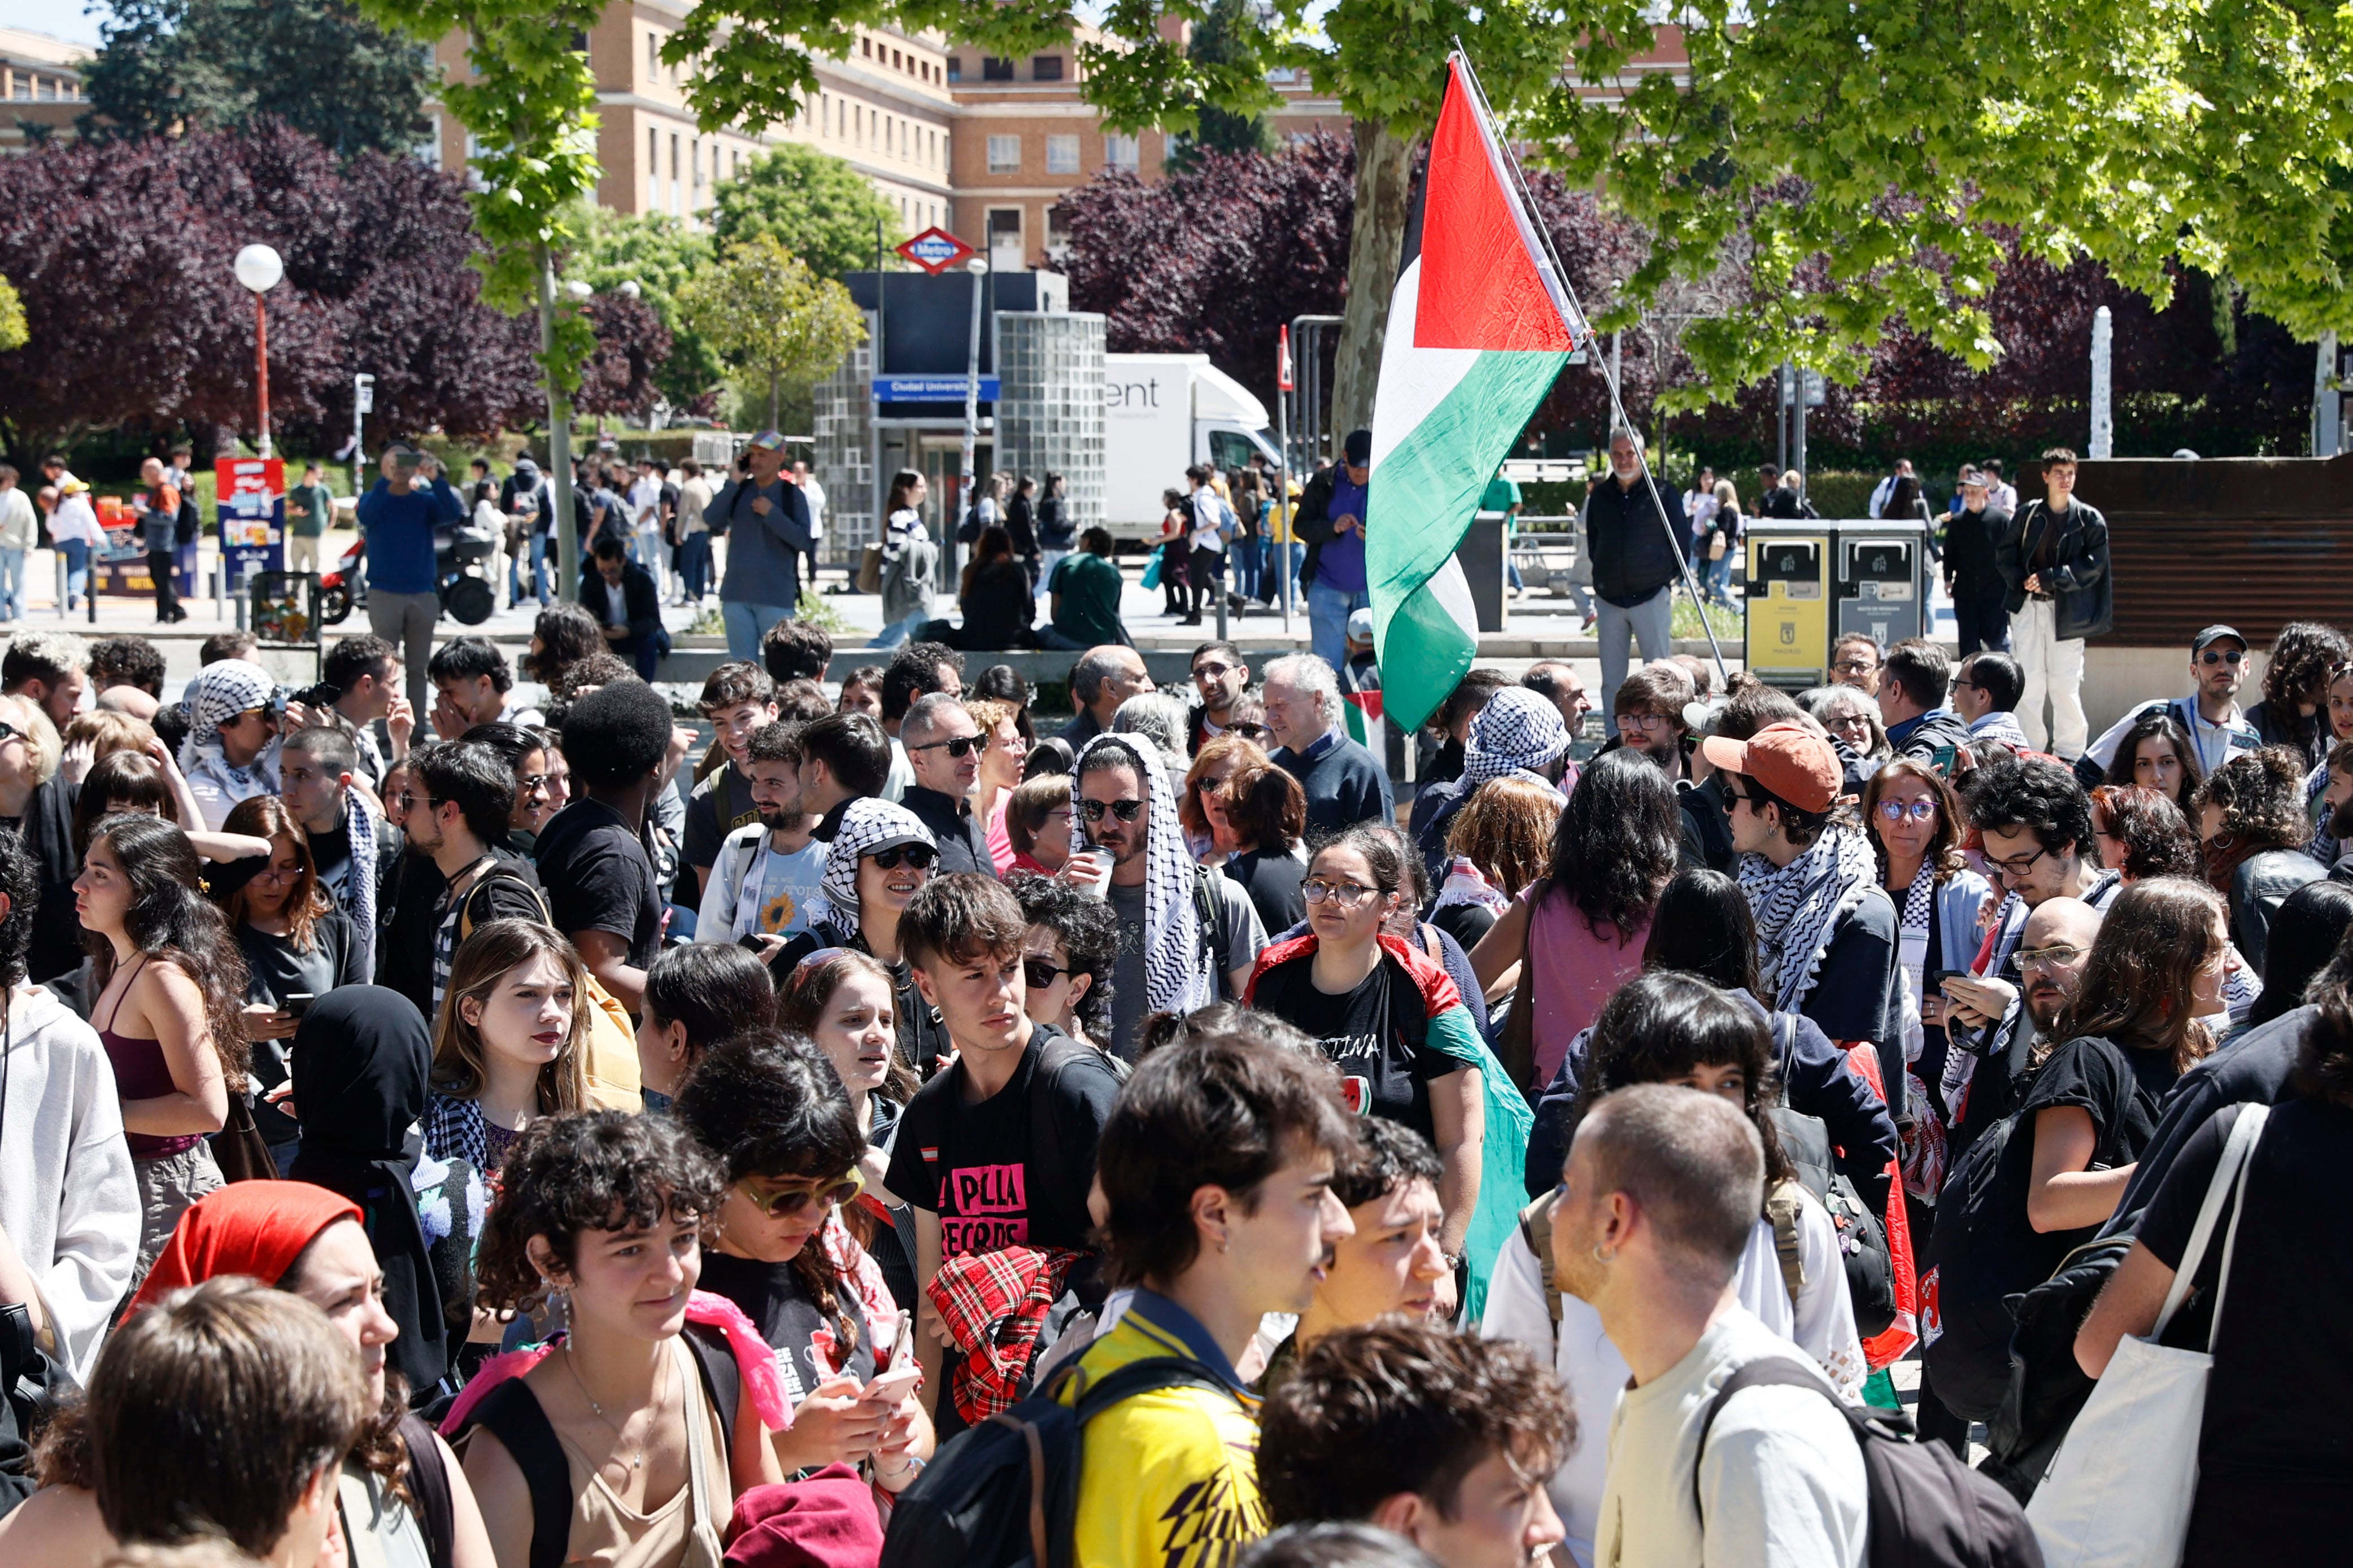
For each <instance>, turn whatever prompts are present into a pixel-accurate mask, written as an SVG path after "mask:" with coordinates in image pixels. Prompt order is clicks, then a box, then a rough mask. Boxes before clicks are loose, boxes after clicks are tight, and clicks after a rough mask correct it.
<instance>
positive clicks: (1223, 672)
mask: <svg viewBox="0 0 2353 1568" xmlns="http://www.w3.org/2000/svg"><path fill="white" fill-rule="evenodd" d="M1240 668H1241V666H1240V665H1238V664H1221V663H1219V661H1218V660H1216V659H1214V658H1208V659H1203V660H1202V661H1201V662H1200V663H1198V664H1197V665H1195V666H1194V667H1193V679H1196V680H1223V679H1225V678H1226V677H1227V676H1229V675H1231V674H1232V673H1233V672H1234V671H1235V670H1237V669H1240Z"/></svg>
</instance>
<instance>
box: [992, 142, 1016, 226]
mask: <svg viewBox="0 0 2353 1568" xmlns="http://www.w3.org/2000/svg"><path fill="white" fill-rule="evenodd" d="M988 172H989V173H990V174H1019V173H1020V172H1021V138H1020V137H1018V136H992V137H990V138H989V139H988ZM1016 216H1018V215H1016Z"/></svg>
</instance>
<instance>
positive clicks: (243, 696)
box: [180, 658, 284, 833]
mask: <svg viewBox="0 0 2353 1568" xmlns="http://www.w3.org/2000/svg"><path fill="white" fill-rule="evenodd" d="M277 690H278V687H277V682H275V681H274V680H272V679H270V677H269V671H268V670H266V669H264V668H261V667H260V666H259V665H258V664H248V663H247V662H246V661H245V660H244V659H241V658H225V659H221V660H220V661H218V662H217V663H214V664H208V665H206V666H205V667H204V668H202V669H200V670H198V671H197V672H196V678H195V679H194V680H191V681H189V682H188V689H187V692H186V694H185V696H184V697H182V699H181V700H180V705H181V706H182V707H183V708H185V709H186V710H187V711H188V718H189V721H190V722H189V725H188V738H187V739H186V740H185V741H183V742H180V771H181V772H182V773H185V774H187V776H188V788H189V790H190V791H191V792H192V793H194V794H195V797H196V805H198V806H199V807H200V808H202V810H203V811H204V814H205V820H204V824H203V826H206V827H209V828H211V829H212V830H213V831H214V832H216V833H217V832H219V831H220V826H221V824H222V823H223V822H225V821H227V819H228V813H229V808H230V807H231V806H233V805H237V802H239V801H241V800H251V799H252V798H253V797H254V796H255V795H276V794H277V793H278V791H279V778H278V726H279V717H280V714H281V713H282V712H283V711H284V705H283V704H282V703H280V702H278V701H277Z"/></svg>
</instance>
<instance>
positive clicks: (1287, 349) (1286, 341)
mask: <svg viewBox="0 0 2353 1568" xmlns="http://www.w3.org/2000/svg"><path fill="white" fill-rule="evenodd" d="M1274 384H1275V385H1276V386H1278V387H1280V388H1282V390H1283V391H1285V392H1289V391H1291V390H1292V386H1291V329H1290V328H1289V327H1287V326H1286V327H1284V328H1282V330H1281V331H1279V332H1278V333H1277V334H1276V336H1275V340H1274Z"/></svg>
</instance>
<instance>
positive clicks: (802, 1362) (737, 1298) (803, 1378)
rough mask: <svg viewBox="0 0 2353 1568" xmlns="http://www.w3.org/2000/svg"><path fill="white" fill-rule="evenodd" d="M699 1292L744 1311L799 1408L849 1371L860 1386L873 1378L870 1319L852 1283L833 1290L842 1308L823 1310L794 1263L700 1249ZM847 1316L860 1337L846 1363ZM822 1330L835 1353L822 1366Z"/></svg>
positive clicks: (788, 1395) (852, 1344) (813, 1242)
mask: <svg viewBox="0 0 2353 1568" xmlns="http://www.w3.org/2000/svg"><path fill="white" fill-rule="evenodd" d="M818 1240H819V1237H814V1236H813V1237H809V1239H808V1241H807V1244H806V1245H807V1246H809V1247H815V1246H817V1245H818ZM698 1288H699V1289H704V1290H709V1291H711V1292H712V1293H713V1294H715V1295H720V1296H724V1297H726V1298H727V1299H728V1300H731V1301H733V1302H734V1303H735V1304H736V1305H737V1306H739V1307H741V1308H743V1309H744V1316H745V1317H747V1318H749V1319H751V1320H752V1321H753V1322H754V1324H755V1325H757V1326H758V1328H759V1331H760V1337H761V1338H762V1339H764V1340H765V1341H767V1342H768V1344H769V1347H770V1348H771V1349H773V1350H775V1351H776V1352H777V1353H776V1375H777V1376H779V1377H780V1378H782V1379H783V1380H784V1384H785V1395H786V1398H788V1399H790V1400H791V1401H792V1402H793V1403H794V1404H795V1405H798V1404H799V1403H800V1402H801V1401H802V1400H803V1399H805V1398H807V1396H808V1394H810V1393H811V1392H812V1391H813V1390H815V1389H816V1388H817V1386H818V1384H821V1383H824V1382H825V1381H826V1380H827V1379H828V1378H833V1377H839V1376H841V1375H843V1374H844V1373H847V1374H848V1375H849V1376H851V1377H854V1378H856V1379H858V1380H859V1382H860V1383H867V1382H871V1380H872V1379H873V1376H874V1342H873V1338H872V1336H871V1334H869V1333H868V1331H867V1328H866V1315H865V1312H864V1310H863V1309H862V1308H861V1306H860V1302H859V1299H858V1294H857V1292H856V1291H855V1290H853V1289H850V1286H849V1281H848V1280H846V1279H845V1280H842V1281H840V1282H839V1284H838V1285H837V1286H836V1287H835V1294H836V1296H837V1298H838V1300H837V1308H838V1310H836V1311H834V1312H829V1313H828V1312H821V1311H819V1310H818V1304H817V1302H816V1301H815V1300H811V1299H810V1297H809V1293H808V1287H807V1284H806V1283H805V1282H804V1281H803V1280H802V1279H801V1276H800V1271H799V1270H798V1269H797V1268H794V1267H793V1266H792V1265H791V1264H790V1263H762V1262H760V1261H758V1260H757V1259H755V1258H732V1257H730V1256H728V1255H727V1254H726V1253H723V1252H720V1251H717V1250H715V1249H713V1248H712V1247H704V1248H703V1249H702V1279H701V1280H700V1281H699V1282H698ZM845 1317H846V1318H847V1319H848V1320H849V1327H850V1328H851V1329H852V1330H853V1331H855V1333H856V1338H855V1339H853V1340H852V1341H851V1342H849V1345H848V1346H847V1347H846V1349H847V1352H848V1354H847V1359H846V1360H845V1358H844V1350H845V1347H844V1346H843V1344H842V1326H843V1325H842V1320H843V1319H844V1318H845ZM820 1329H822V1330H824V1331H825V1332H826V1335H827V1337H828V1342H830V1343H831V1345H832V1351H831V1353H830V1354H829V1355H828V1357H827V1358H826V1360H825V1361H824V1363H822V1364H820V1363H819V1362H818V1350H817V1345H816V1343H815V1342H814V1338H813V1336H814V1335H815V1334H816V1333H817V1331H818V1330H820Z"/></svg>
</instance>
